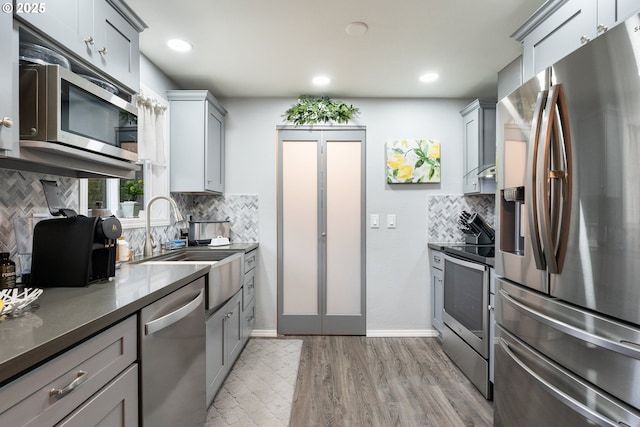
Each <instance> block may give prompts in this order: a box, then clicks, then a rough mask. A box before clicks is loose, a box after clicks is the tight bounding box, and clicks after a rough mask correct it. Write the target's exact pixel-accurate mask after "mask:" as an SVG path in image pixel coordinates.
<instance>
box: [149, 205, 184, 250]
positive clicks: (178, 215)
mask: <svg viewBox="0 0 640 427" xmlns="http://www.w3.org/2000/svg"><path fill="white" fill-rule="evenodd" d="M158 199H164V200H167V201H169V203H170V204H171V207H172V208H173V214H174V215H175V216H176V221H178V222H179V221H183V220H184V218H183V217H182V214H181V213H180V210H179V209H178V205H176V202H175V200H173V199H172V198H170V197H167V196H155V197H152V198H151V199H150V200H149V201H148V202H147V206H146V207H145V208H144V211H145V214H146V215H147V223H146V225H147V229H146V233H145V238H144V256H146V257H147V256H151V255H152V254H153V246H154V245H153V242H152V237H151V204H152V203H153V202H155V201H156V200H158Z"/></svg>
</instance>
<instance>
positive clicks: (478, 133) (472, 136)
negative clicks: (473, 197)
mask: <svg viewBox="0 0 640 427" xmlns="http://www.w3.org/2000/svg"><path fill="white" fill-rule="evenodd" d="M460 114H461V115H462V122H463V131H462V138H463V140H462V146H463V153H464V154H463V171H464V176H463V178H462V188H463V192H464V193H465V194H494V193H495V191H496V181H495V178H494V177H488V178H479V177H478V173H479V172H482V171H483V170H484V169H485V168H486V167H489V166H490V165H495V162H496V102H495V100H483V99H476V100H475V101H473V102H472V103H471V104H469V105H467V106H466V107H465V108H464V109H463V110H462V111H460Z"/></svg>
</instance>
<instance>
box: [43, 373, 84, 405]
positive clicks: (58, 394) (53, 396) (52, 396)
mask: <svg viewBox="0 0 640 427" xmlns="http://www.w3.org/2000/svg"><path fill="white" fill-rule="evenodd" d="M88 379H89V377H88V376H87V372H86V371H78V374H77V376H76V379H74V380H73V381H71V382H70V383H69V385H67V386H66V387H63V388H52V389H51V390H49V402H50V403H53V402H55V401H56V400H58V399H61V398H63V397H65V396H66V395H67V394H69V393H71V392H72V391H73V390H75V389H76V388H77V387H80V385H82V384H83V383H84V382H85V381H87V380H88Z"/></svg>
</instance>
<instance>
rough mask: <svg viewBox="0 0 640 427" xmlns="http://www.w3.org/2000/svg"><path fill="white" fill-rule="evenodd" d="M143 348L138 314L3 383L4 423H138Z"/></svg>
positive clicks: (0, 416) (0, 420)
mask: <svg viewBox="0 0 640 427" xmlns="http://www.w3.org/2000/svg"><path fill="white" fill-rule="evenodd" d="M137 353H138V348H137V316H136V315H133V316H130V317H129V318H127V319H125V320H123V321H121V322H120V323H117V324H116V325H114V326H112V327H110V328H109V329H107V330H105V331H104V332H101V333H100V334H98V335H96V336H94V337H93V338H91V339H89V340H87V341H85V342H83V343H82V344H79V345H77V346H75V347H72V348H71V349H69V350H67V351H65V352H64V353H62V354H61V355H59V356H57V357H55V358H54V359H52V360H50V361H48V362H46V363H45V364H44V365H41V366H39V367H37V368H36V369H34V370H32V371H30V372H28V373H26V374H24V375H22V376H20V377H18V378H17V379H15V380H13V381H12V382H10V383H8V384H6V385H5V386H3V387H2V388H0V425H6V426H13V425H24V424H27V423H29V424H30V425H56V424H58V423H60V425H68V426H73V425H94V424H95V423H94V422H92V420H95V419H97V418H96V417H99V416H100V415H101V414H102V417H99V418H100V419H102V418H104V415H106V414H110V417H114V418H117V419H118V421H119V423H117V424H113V425H128V426H135V425H137V423H138V375H137V364H136V359H137ZM97 396H103V397H104V400H103V399H101V398H97Z"/></svg>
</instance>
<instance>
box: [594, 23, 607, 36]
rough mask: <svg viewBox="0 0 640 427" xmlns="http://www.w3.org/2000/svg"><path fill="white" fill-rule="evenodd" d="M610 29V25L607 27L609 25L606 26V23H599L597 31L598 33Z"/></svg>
mask: <svg viewBox="0 0 640 427" xmlns="http://www.w3.org/2000/svg"><path fill="white" fill-rule="evenodd" d="M608 29H609V27H607V26H606V25H604V24H599V25H598V26H597V27H596V31H597V32H598V34H602V33H604V32H606V31H607V30H608Z"/></svg>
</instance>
